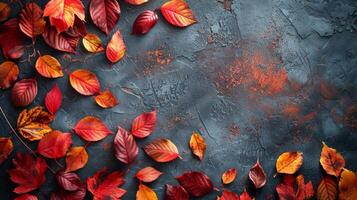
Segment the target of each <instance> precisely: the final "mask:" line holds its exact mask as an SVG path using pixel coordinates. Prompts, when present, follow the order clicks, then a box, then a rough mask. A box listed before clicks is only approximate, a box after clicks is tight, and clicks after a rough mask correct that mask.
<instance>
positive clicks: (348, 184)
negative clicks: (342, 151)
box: [338, 169, 357, 200]
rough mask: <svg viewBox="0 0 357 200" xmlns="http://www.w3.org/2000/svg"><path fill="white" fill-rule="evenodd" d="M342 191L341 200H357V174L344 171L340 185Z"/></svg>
mask: <svg viewBox="0 0 357 200" xmlns="http://www.w3.org/2000/svg"><path fill="white" fill-rule="evenodd" d="M338 188H339V191H340V194H339V196H338V197H339V200H356V199H357V173H356V172H355V173H354V172H352V171H350V170H348V169H344V170H343V171H342V173H341V178H340V182H339V183H338Z"/></svg>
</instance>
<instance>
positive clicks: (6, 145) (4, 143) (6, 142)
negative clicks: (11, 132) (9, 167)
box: [0, 137, 14, 165]
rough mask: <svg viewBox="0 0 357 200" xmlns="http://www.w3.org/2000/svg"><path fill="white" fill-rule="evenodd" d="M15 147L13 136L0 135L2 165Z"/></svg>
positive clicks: (0, 161) (0, 160) (0, 162)
mask: <svg viewBox="0 0 357 200" xmlns="http://www.w3.org/2000/svg"><path fill="white" fill-rule="evenodd" d="M13 149H14V145H13V144H12V141H11V138H5V137H0V165H1V164H2V163H3V162H4V161H5V160H6V159H7V157H8V156H9V155H10V154H11V152H12V150H13Z"/></svg>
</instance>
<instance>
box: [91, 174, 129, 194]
mask: <svg viewBox="0 0 357 200" xmlns="http://www.w3.org/2000/svg"><path fill="white" fill-rule="evenodd" d="M105 171H106V170H105V169H102V170H99V171H98V172H96V173H95V174H94V175H93V177H89V178H88V179H87V187H88V191H89V192H91V193H92V195H93V197H94V199H96V200H101V199H120V198H121V197H122V196H123V195H124V194H125V192H126V191H125V190H124V189H121V188H119V186H121V185H123V184H124V182H125V181H124V174H123V173H121V172H117V171H116V172H112V173H110V174H108V175H106V173H105Z"/></svg>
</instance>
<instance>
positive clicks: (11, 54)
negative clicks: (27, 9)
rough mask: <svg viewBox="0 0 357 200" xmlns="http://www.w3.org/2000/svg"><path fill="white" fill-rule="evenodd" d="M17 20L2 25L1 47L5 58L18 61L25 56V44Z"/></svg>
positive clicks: (0, 26)
mask: <svg viewBox="0 0 357 200" xmlns="http://www.w3.org/2000/svg"><path fill="white" fill-rule="evenodd" d="M23 36H24V35H23V34H22V32H21V30H20V28H19V22H18V20H17V19H16V18H13V19H10V20H8V21H6V22H5V23H3V24H2V25H0V46H1V48H2V52H3V54H4V57H5V58H10V59H18V58H20V57H21V56H22V55H23V54H24V48H25V47H24V43H23V38H24V37H23Z"/></svg>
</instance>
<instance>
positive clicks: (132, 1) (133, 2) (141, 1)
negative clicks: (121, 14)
mask: <svg viewBox="0 0 357 200" xmlns="http://www.w3.org/2000/svg"><path fill="white" fill-rule="evenodd" d="M125 2H126V3H128V4H131V5H135V6H138V5H141V4H144V3H146V2H149V0H125Z"/></svg>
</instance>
